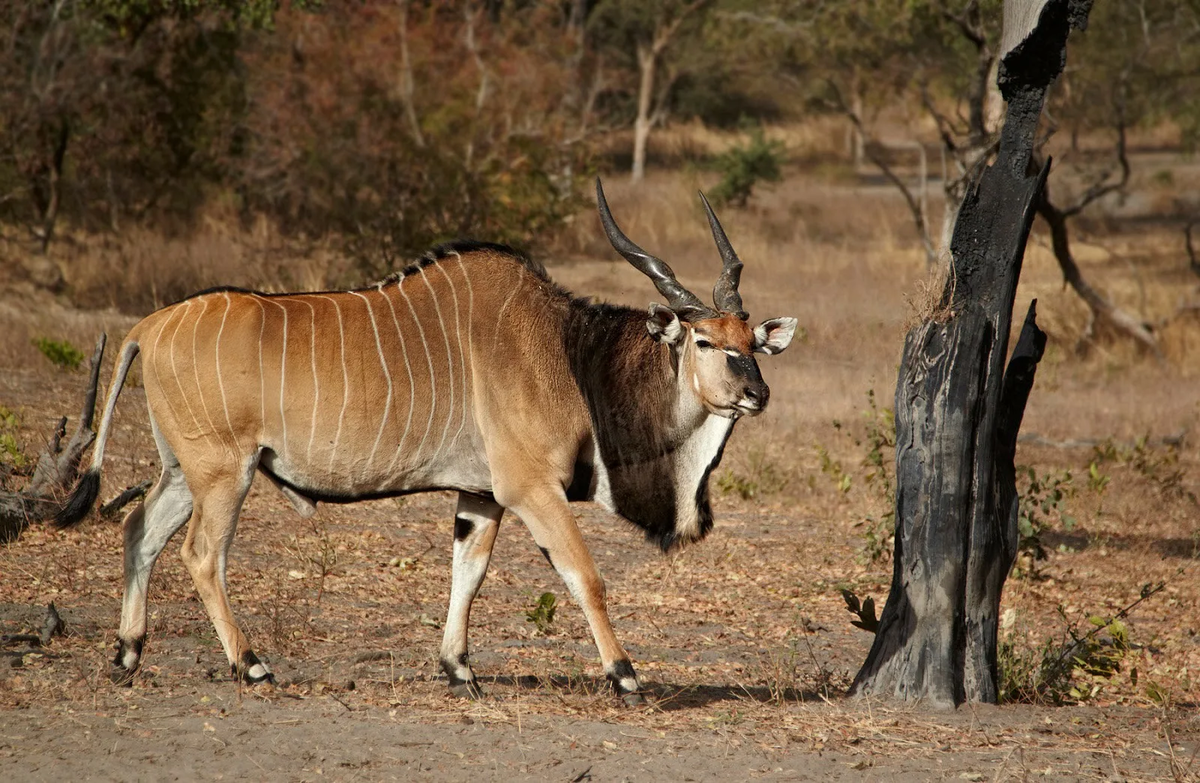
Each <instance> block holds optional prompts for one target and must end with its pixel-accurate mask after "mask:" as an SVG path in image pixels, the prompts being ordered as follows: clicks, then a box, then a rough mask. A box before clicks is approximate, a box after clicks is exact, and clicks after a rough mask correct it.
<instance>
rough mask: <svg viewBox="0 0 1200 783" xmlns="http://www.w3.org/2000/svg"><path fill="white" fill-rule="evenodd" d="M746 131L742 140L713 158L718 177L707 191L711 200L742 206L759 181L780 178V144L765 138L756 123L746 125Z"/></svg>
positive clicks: (781, 159)
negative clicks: (712, 186) (709, 190)
mask: <svg viewBox="0 0 1200 783" xmlns="http://www.w3.org/2000/svg"><path fill="white" fill-rule="evenodd" d="M748 131H749V139H748V140H747V141H746V143H745V144H739V145H737V146H735V147H732V148H730V149H729V150H728V151H727V152H725V153H723V154H721V155H718V156H717V157H716V159H715V160H714V161H713V165H714V167H715V168H716V169H717V171H719V172H720V173H721V181H720V182H718V183H717V185H716V187H714V188H713V189H712V191H711V192H710V193H709V195H710V196H711V197H712V200H713V202H714V203H715V204H718V205H722V204H733V205H735V206H739V207H744V206H746V202H747V201H748V200H749V198H750V195H751V194H752V193H753V191H754V186H755V185H757V184H758V183H759V182H778V181H780V180H781V179H783V144H782V143H781V142H778V141H767V139H766V137H765V136H764V135H763V130H762V128H761V127H758V126H757V125H751V126H749V127H748Z"/></svg>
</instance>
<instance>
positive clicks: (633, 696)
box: [621, 691, 650, 707]
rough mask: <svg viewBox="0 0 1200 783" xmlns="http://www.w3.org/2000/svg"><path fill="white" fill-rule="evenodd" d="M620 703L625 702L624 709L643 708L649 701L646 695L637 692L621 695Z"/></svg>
mask: <svg viewBox="0 0 1200 783" xmlns="http://www.w3.org/2000/svg"><path fill="white" fill-rule="evenodd" d="M621 701H623V702H625V706H626V707H645V706H646V705H647V704H649V703H650V700H649V699H647V698H646V695H645V694H643V693H639V692H638V691H634V692H633V693H625V694H622V695H621Z"/></svg>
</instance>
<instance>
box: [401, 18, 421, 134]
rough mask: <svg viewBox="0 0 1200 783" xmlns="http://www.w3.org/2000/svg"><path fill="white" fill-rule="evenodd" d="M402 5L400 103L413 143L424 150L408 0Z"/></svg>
mask: <svg viewBox="0 0 1200 783" xmlns="http://www.w3.org/2000/svg"><path fill="white" fill-rule="evenodd" d="M399 3H400V102H401V103H403V104H404V116H405V118H407V120H408V126H409V130H410V131H411V132H412V135H413V142H415V143H416V145H417V147H419V148H422V149H424V147H425V136H424V134H422V133H421V123H420V121H418V120H417V109H416V107H415V106H414V105H413V92H414V87H413V74H412V58H411V57H409V53H408V0H399Z"/></svg>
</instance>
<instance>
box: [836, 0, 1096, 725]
mask: <svg viewBox="0 0 1200 783" xmlns="http://www.w3.org/2000/svg"><path fill="white" fill-rule="evenodd" d="M1090 5H1091V0H1016V1H1014V0H1010V1H1009V2H1007V3H1005V8H1004V25H1005V29H1004V40H1003V41H1002V46H1001V51H1002V52H1003V55H1002V58H1001V64H1000V71H999V83H1000V89H1001V92H1002V94H1003V95H1004V98H1005V100H1007V101H1008V116H1007V119H1006V121H1005V123H1004V128H1003V130H1002V131H1001V137H1000V146H999V152H998V154H997V158H996V161H995V162H994V163H993V165H992V166H990V167H989V168H988V169H987V170H986V171H985V172H984V174H983V176H982V177H981V178H980V180H979V183H978V184H977V185H976V186H975V187H974V188H972V189H971V190H970V191H969V192H968V193H967V196H966V198H965V200H964V201H963V204H962V207H961V209H960V211H959V214H958V218H957V220H956V222H955V227H954V235H953V240H952V242H951V246H950V252H951V256H952V269H951V274H950V278H949V280H948V281H947V283H946V288H945V290H944V291H943V293H942V299H941V302H940V304H939V306H938V309H937V310H936V311H935V312H934V313H933V314H932V315H931V316H929V317H928V318H927V319H926V321H925V322H924V323H922V324H921V325H919V326H917V327H915V328H913V329H912V330H911V331H910V332H909V333H908V335H907V337H906V339H905V343H904V355H903V360H902V364H901V369H900V377H899V380H898V381H897V384H896V551H895V557H894V559H893V562H894V564H895V565H894V571H893V575H892V586H891V592H890V594H889V595H888V600H887V604H886V605H885V606H884V609H883V614H882V615H881V617H880V621H879V629H878V631H877V633H876V636H875V643H874V644H873V645H872V647H871V652H870V654H869V655H868V657H867V660H866V662H865V663H864V664H863V667H862V669H861V670H860V671H859V673H858V675H857V676H856V677H855V679H854V684H853V685H852V687H851V694H853V695H859V696H883V697H888V698H895V699H901V700H906V701H907V700H917V699H920V700H924V701H926V702H929V703H931V704H936V705H948V706H953V705H958V704H962V703H963V702H966V701H971V702H995V701H996V700H997V697H998V682H997V680H998V672H997V662H996V649H997V635H998V627H999V607H1000V593H1001V590H1002V588H1003V586H1004V581H1005V579H1006V578H1007V576H1008V572H1009V569H1010V568H1011V566H1012V563H1013V560H1014V558H1015V557H1016V549H1017V494H1016V485H1015V477H1014V473H1015V471H1014V466H1013V457H1014V454H1015V449H1016V439H1017V432H1018V430H1019V429H1020V427H1021V418H1022V416H1023V414H1024V411H1025V402H1026V400H1027V399H1028V395H1029V391H1030V389H1031V388H1032V386H1033V378H1034V372H1035V371H1036V368H1037V362H1038V360H1039V359H1040V358H1041V355H1042V349H1043V348H1044V346H1045V340H1046V337H1045V335H1044V334H1043V333H1042V332H1041V331H1040V330H1039V329H1038V328H1037V324H1036V322H1035V319H1034V315H1035V311H1034V303H1031V304H1030V306H1029V314H1028V316H1027V317H1026V320H1025V325H1024V328H1023V330H1022V332H1021V337H1020V339H1019V340H1018V343H1017V347H1016V349H1015V350H1014V352H1013V356H1012V358H1011V360H1010V361H1009V364H1008V368H1007V371H1006V370H1005V366H1004V360H1005V356H1006V354H1007V353H1008V337H1009V331H1010V328H1011V325H1012V308H1013V300H1014V297H1015V295H1016V288H1017V280H1018V278H1019V277H1020V274H1021V262H1022V259H1023V257H1024V254H1025V242H1026V239H1027V238H1028V236H1029V228H1030V225H1031V223H1032V221H1033V217H1034V214H1035V212H1036V210H1037V206H1038V203H1039V201H1040V198H1041V192H1042V188H1043V187H1044V185H1045V181H1046V174H1047V173H1048V171H1049V161H1047V164H1046V166H1044V167H1042V168H1041V170H1040V171H1031V170H1030V169H1031V166H1030V161H1031V157H1032V153H1033V144H1034V136H1035V133H1036V131H1037V126H1038V120H1039V118H1040V116H1041V111H1042V104H1043V101H1044V98H1045V94H1046V89H1047V88H1048V87H1049V85H1050V83H1051V82H1053V81H1054V79H1055V78H1056V77H1057V76H1058V74H1059V73H1060V72H1061V71H1062V67H1063V64H1064V61H1065V57H1066V42H1067V34H1068V32H1069V30H1070V28H1071V27H1079V28H1082V27H1083V26H1084V24H1085V23H1086V21H1087V13H1088V10H1089V8H1090Z"/></svg>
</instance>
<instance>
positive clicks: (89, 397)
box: [0, 334, 106, 543]
mask: <svg viewBox="0 0 1200 783" xmlns="http://www.w3.org/2000/svg"><path fill="white" fill-rule="evenodd" d="M105 340H106V337H105V335H103V334H101V335H100V339H99V340H97V341H96V350H95V351H94V352H93V353H92V362H91V372H90V374H89V383H88V388H87V391H86V392H85V393H84V397H83V408H82V410H81V411H80V413H79V423H78V425H77V426H76V427H75V432H74V433H73V434H72V435H71V438H70V440H68V441H67V442H66V443H63V438H65V437H66V435H67V418H66V417H65V416H64V417H63V418H62V419H61V420H60V421H59V423H58V428H57V429H56V430H55V432H54V438H53V439H52V440H51V442H50V445H49V446H47V447H46V450H45V451H43V452H42V454H41V456H40V457H38V461H37V466H36V467H35V468H34V470H33V476H32V477H31V478H30V480H29V484H28V485H26V487H25V488H24V489H22V490H21V491H19V492H0V543H6V542H9V541H15V540H17V539H18V538H19V537H20V536H21V533H22V532H23V531H24V530H25V528H26V527H27V526H28V525H29V523H30V522H37V521H41V520H43V519H49V518H50V517H52V516H54V515H55V514H56V513H57V512H58V510H59V509H60V508H61V507H62V500H63V498H65V497H66V496H67V494H68V493H69V492H70V489H71V487H73V486H74V485H75V480H76V479H77V478H78V474H79V461H80V460H81V459H82V458H83V453H84V452H85V451H86V450H87V448H88V446H90V445H92V441H93V440H94V439H95V437H96V436H95V433H93V432H92V419H93V416H94V415H95V410H96V391H97V386H98V384H99V382H100V360H101V359H102V358H103V357H104V343H105Z"/></svg>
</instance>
